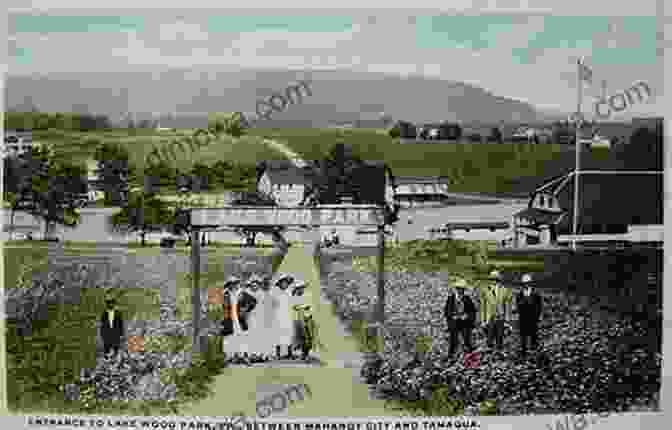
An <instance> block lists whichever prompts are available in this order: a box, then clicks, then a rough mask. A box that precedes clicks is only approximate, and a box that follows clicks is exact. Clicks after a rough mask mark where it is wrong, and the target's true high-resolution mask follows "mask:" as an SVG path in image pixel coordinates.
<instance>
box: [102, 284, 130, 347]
mask: <svg viewBox="0 0 672 430" xmlns="http://www.w3.org/2000/svg"><path fill="white" fill-rule="evenodd" d="M105 306H106V308H107V309H105V311H104V312H103V314H102V316H101V317H100V337H101V338H102V339H103V351H104V352H105V355H107V354H109V353H110V352H114V353H115V354H116V353H118V352H119V350H120V349H121V340H122V338H123V337H124V319H123V317H122V315H121V312H119V310H117V301H116V300H115V299H114V298H111V297H109V298H107V299H106V300H105Z"/></svg>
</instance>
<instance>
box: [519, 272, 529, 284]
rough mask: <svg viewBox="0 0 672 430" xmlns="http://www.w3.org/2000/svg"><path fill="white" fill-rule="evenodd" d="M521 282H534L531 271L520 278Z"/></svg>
mask: <svg viewBox="0 0 672 430" xmlns="http://www.w3.org/2000/svg"><path fill="white" fill-rule="evenodd" d="M520 282H521V283H522V284H529V283H530V282H532V275H530V274H529V273H526V274H524V275H523V276H522V278H520Z"/></svg>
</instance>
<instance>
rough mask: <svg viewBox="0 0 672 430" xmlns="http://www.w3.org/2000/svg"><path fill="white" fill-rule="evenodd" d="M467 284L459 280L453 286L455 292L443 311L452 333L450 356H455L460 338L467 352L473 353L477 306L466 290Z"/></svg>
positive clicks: (449, 297)
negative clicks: (459, 337) (472, 337)
mask: <svg viewBox="0 0 672 430" xmlns="http://www.w3.org/2000/svg"><path fill="white" fill-rule="evenodd" d="M466 286H467V282H466V281H465V280H464V279H458V280H457V282H456V283H455V285H454V286H453V287H454V288H453V290H454V292H452V293H451V294H450V296H448V299H447V300H446V305H445V307H444V309H443V314H444V317H445V318H446V323H447V324H448V330H449V331H450V355H453V354H455V351H456V350H457V344H458V336H462V340H463V342H464V348H465V350H466V352H471V351H472V349H473V348H472V343H471V332H472V330H473V328H474V322H475V321H476V306H475V305H474V302H473V301H472V300H471V298H470V297H469V296H467V295H466V294H465V291H464V289H465V288H466Z"/></svg>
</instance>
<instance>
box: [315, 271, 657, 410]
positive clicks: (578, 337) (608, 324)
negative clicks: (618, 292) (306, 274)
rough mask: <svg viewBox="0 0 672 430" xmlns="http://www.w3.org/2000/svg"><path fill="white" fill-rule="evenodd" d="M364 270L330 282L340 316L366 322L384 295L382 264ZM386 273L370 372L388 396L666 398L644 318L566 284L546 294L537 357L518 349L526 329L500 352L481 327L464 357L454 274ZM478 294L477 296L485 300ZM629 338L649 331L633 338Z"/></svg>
mask: <svg viewBox="0 0 672 430" xmlns="http://www.w3.org/2000/svg"><path fill="white" fill-rule="evenodd" d="M334 264H335V265H336V264H337V263H334ZM361 270H362V269H361V268H359V270H353V269H352V268H350V269H348V268H345V267H335V270H334V271H332V272H331V273H330V274H329V276H328V282H327V285H326V287H325V289H326V295H327V297H328V298H329V299H330V300H331V301H332V302H333V303H334V305H335V308H336V312H337V313H338V315H339V317H341V318H342V319H344V320H345V321H347V322H349V323H350V325H351V326H353V325H354V326H356V327H357V326H362V324H363V322H362V321H364V320H370V317H369V316H370V315H371V311H372V310H373V309H374V305H375V303H376V288H375V285H376V277H375V274H374V273H370V272H369V273H367V272H362V271H361ZM385 277H386V284H385V286H386V306H385V312H386V324H385V331H384V350H383V351H382V360H380V361H378V362H370V363H368V364H367V365H366V366H365V367H364V368H363V376H364V377H365V378H366V379H367V380H368V382H370V383H371V384H373V385H374V386H375V387H376V389H377V390H378V391H379V392H380V393H382V394H383V395H385V396H386V397H387V398H390V399H395V400H397V401H401V402H402V403H403V402H407V403H406V404H408V405H409V406H408V407H409V408H412V407H413V406H411V405H417V404H418V403H417V402H425V405H426V404H427V402H429V401H430V400H431V399H432V396H433V395H434V394H433V393H435V392H436V391H437V388H441V389H442V390H444V391H445V390H448V393H449V397H451V398H453V399H459V400H462V401H463V402H464V404H465V406H466V407H467V408H468V409H470V410H472V409H473V408H474V407H475V406H476V405H478V404H480V402H483V401H488V400H491V401H495V402H496V404H497V412H498V413H500V414H531V413H534V414H540V413H578V412H588V411H593V412H596V411H606V410H609V411H614V410H616V411H623V410H629V409H632V408H642V407H645V408H648V409H649V410H651V409H656V408H657V407H658V406H657V404H656V400H655V399H656V398H657V392H658V391H659V389H660V356H658V355H657V354H656V353H654V352H652V351H651V348H647V347H646V345H645V344H646V342H649V341H648V340H646V338H647V329H646V327H643V325H642V324H639V323H637V322H635V321H631V320H627V319H623V318H621V319H618V318H608V317H605V316H604V315H599V314H596V313H594V312H592V311H591V310H589V309H587V308H585V307H582V306H581V305H577V304H573V303H571V301H570V300H568V298H567V297H566V296H565V295H563V294H545V295H544V305H545V310H544V317H543V319H542V321H541V325H540V333H539V334H540V341H541V343H542V345H543V346H542V348H541V350H540V351H539V352H538V353H537V354H535V355H533V356H532V357H533V358H531V359H530V360H519V359H518V357H517V354H516V353H517V352H518V349H519V341H518V336H517V333H513V335H512V334H509V335H507V337H506V339H505V348H504V351H503V352H491V351H488V350H487V349H483V345H484V344H485V334H484V333H483V331H482V330H480V329H476V330H475V331H474V337H473V339H474V342H475V345H476V346H477V348H479V349H481V351H482V354H481V357H480V365H479V366H478V367H477V368H469V366H465V363H464V362H463V361H462V360H461V359H460V357H455V358H452V359H449V358H447V351H448V346H449V345H448V336H447V333H446V326H445V322H444V320H443V316H442V310H443V305H444V302H445V298H446V295H447V293H448V291H447V289H446V286H447V279H448V278H449V276H448V275H446V274H441V273H423V272H411V271H408V270H406V271H404V272H392V271H388V272H386V275H385ZM477 296H478V295H477V294H474V295H473V296H472V297H473V298H474V299H475V300H474V301H475V303H476V304H477V305H478V297H477ZM353 322H354V324H353ZM421 336H425V337H429V338H431V339H432V342H431V347H430V348H429V351H428V352H426V353H419V351H418V348H417V342H416V339H418V338H419V337H421ZM625 338H629V339H642V341H641V342H640V345H632V346H630V347H628V346H627V345H626V344H625V343H624V341H623V339H625ZM619 346H620V347H621V348H619ZM628 369H630V370H628ZM408 402H411V403H408ZM413 402H415V403H413ZM421 409H422V408H421ZM424 410H425V411H427V409H426V408H425V409H424Z"/></svg>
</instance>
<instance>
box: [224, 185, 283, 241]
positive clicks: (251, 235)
mask: <svg viewBox="0 0 672 430" xmlns="http://www.w3.org/2000/svg"><path fill="white" fill-rule="evenodd" d="M231 205H232V206H260V207H269V206H278V203H277V202H276V201H275V199H274V198H273V196H271V195H268V194H266V193H263V192H261V191H254V192H243V193H241V194H240V196H239V197H238V198H236V199H235V200H233V201H232V202H231ZM284 230H286V228H285V227H282V226H267V225H266V226H264V225H259V226H245V227H237V228H236V229H235V232H236V233H237V234H238V235H240V236H242V237H244V238H245V242H246V246H255V243H256V238H257V235H258V234H259V233H268V234H279V233H280V232H282V231H284Z"/></svg>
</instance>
